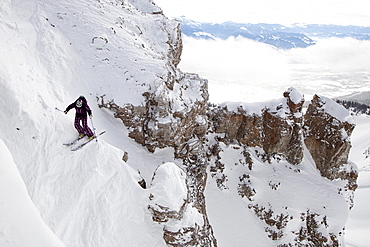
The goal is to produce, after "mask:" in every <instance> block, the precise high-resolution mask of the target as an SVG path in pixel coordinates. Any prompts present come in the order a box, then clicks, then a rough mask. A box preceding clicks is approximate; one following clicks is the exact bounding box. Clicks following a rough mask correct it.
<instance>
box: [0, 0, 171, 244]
mask: <svg viewBox="0 0 370 247" xmlns="http://www.w3.org/2000/svg"><path fill="white" fill-rule="evenodd" d="M119 3H120V2H119V1H117V2H116V3H110V2H109V1H93V2H90V1H78V2H76V1H58V2H55V1H44V2H39V1H33V0H29V1H10V0H9V1H2V3H1V4H0V13H1V19H0V33H1V35H0V36H1V37H2V38H1V39H0V42H1V43H0V46H1V47H2V58H1V59H0V67H1V68H0V94H1V97H0V109H1V111H0V119H1V122H0V129H1V131H0V138H1V139H2V140H3V141H4V143H5V145H6V146H7V148H8V149H9V150H10V152H11V153H12V154H13V158H14V161H15V163H16V165H17V167H18V169H19V171H20V173H21V175H22V178H23V180H24V182H25V184H26V186H27V190H28V193H29V195H30V197H31V198H32V201H33V203H34V204H35V205H36V208H37V209H38V211H39V212H40V213H41V216H42V218H43V219H44V221H45V223H46V224H47V225H48V226H49V227H50V228H51V230H53V231H54V232H55V233H56V235H57V236H58V237H59V238H60V239H61V240H62V241H63V243H64V244H65V245H66V246H121V243H126V244H127V246H163V245H164V240H163V238H162V234H163V233H162V228H161V226H160V225H158V224H155V223H153V221H152V220H151V218H150V217H151V215H150V212H149V211H148V210H147V205H148V203H149V194H150V191H149V190H144V189H142V188H141V187H140V186H139V184H138V183H137V182H138V181H139V180H140V179H141V177H140V175H139V174H138V172H137V169H136V168H131V167H130V166H129V165H127V163H125V162H124V161H122V156H123V153H124V151H123V150H122V149H124V150H125V151H126V152H128V153H129V154H130V156H129V159H130V162H132V163H134V164H137V166H138V167H140V166H143V167H146V168H147V169H146V170H145V171H147V173H145V172H143V174H142V175H143V176H148V177H147V180H148V181H150V179H151V177H152V176H153V171H154V170H155V169H156V168H157V167H158V166H159V165H161V164H162V162H163V161H165V160H166V159H167V158H166V157H167V156H166V155H164V156H162V155H161V153H166V151H165V150H164V151H160V152H158V153H159V154H158V153H157V154H156V156H155V157H153V155H150V154H148V152H147V151H145V150H144V149H143V148H142V147H141V146H139V145H137V144H135V143H134V142H133V141H132V140H130V139H128V137H127V133H126V132H125V130H124V129H123V128H122V124H121V123H120V122H119V121H117V120H116V119H114V118H113V116H112V114H110V113H107V112H106V111H104V110H100V109H99V108H98V107H97V105H96V104H95V103H94V102H95V95H97V94H98V93H101V92H106V93H107V94H108V93H110V94H112V97H116V98H117V99H118V100H121V101H124V102H130V103H135V104H140V102H141V101H142V98H141V97H137V95H139V96H140V95H141V93H140V92H139V93H138V92H137V90H145V87H144V86H143V87H138V86H136V85H135V84H142V83H145V82H146V81H149V82H151V81H153V80H154V79H153V78H154V77H156V75H157V74H159V75H160V74H161V73H162V72H163V71H164V65H163V64H164V59H163V58H162V57H160V56H162V55H163V54H161V51H166V49H167V45H166V44H165V43H164V42H162V41H164V40H167V38H168V37H167V34H166V32H164V31H163V30H157V29H154V28H153V29H152V28H151V27H152V25H154V24H155V23H156V22H161V21H165V17H164V16H162V15H157V16H155V15H147V14H146V13H145V12H144V11H145V10H148V11H152V10H153V9H155V8H156V7H155V6H153V4H152V3H151V2H150V1H140V2H135V1H133V2H132V4H136V5H137V6H133V5H131V4H130V3H128V2H124V4H126V5H127V6H126V7H125V8H122V7H120V6H119ZM117 6H118V7H117ZM138 8H139V9H140V10H138ZM114 15H116V16H115V17H113V16H114ZM128 15H129V16H130V18H128V20H127V21H126V20H125V21H124V20H123V19H124V18H125V17H127V16H128ZM120 17H121V18H123V19H122V23H121V25H122V26H123V27H122V28H120V27H117V26H115V25H118V26H119V25H120V24H117V23H118V21H119V20H120ZM134 21H137V22H138V23H139V22H140V23H139V24H140V26H146V27H147V29H148V30H150V31H151V33H149V34H148V36H146V37H137V33H139V32H140V30H139V29H138V27H137V26H136V23H133V22H134ZM107 22H109V24H108V23H107ZM131 22H132V23H131ZM139 24H137V25H138V26H139ZM112 27H114V28H115V29H117V31H116V32H124V34H122V35H117V36H114V34H115V32H114V31H113V30H112V29H111V28H112ZM154 27H158V26H155V25H154ZM82 30H84V31H85V32H82ZM133 30H135V31H136V32H137V33H134V32H133ZM130 32H131V33H130ZM127 33H129V34H127ZM161 34H162V35H161ZM164 34H166V36H165V37H164ZM109 35H110V36H109ZM95 37H97V38H96V39H95V40H94V38H95ZM107 37H108V38H109V41H108V42H109V43H106V41H105V38H107ZM115 37H116V38H117V39H123V40H114V38H115ZM140 38H143V39H145V40H144V41H145V42H142V40H139V39H140ZM157 38H158V39H160V40H157ZM126 39H129V40H126ZM161 39H163V40H162V41H161ZM93 40H94V41H93ZM149 42H153V46H157V45H158V44H159V45H158V46H159V47H156V50H155V51H151V50H150V45H148V43H149ZM142 43H143V44H145V45H146V46H147V47H148V49H132V46H133V45H134V46H135V45H138V46H141V45H142ZM154 53H155V54H154ZM108 54H109V56H108ZM138 60H140V61H141V62H143V63H141V62H140V63H139V62H138ZM161 63H162V65H161ZM138 64H140V66H139V65H138ZM152 70H154V71H152ZM157 72H158V73H157ZM136 77H138V78H136ZM127 81H129V82H130V83H126V84H125V82H127ZM132 81H133V83H131V82H132ZM140 86H141V85H140ZM122 88H124V89H125V90H122ZM143 88H144V89H143ZM80 94H84V95H85V96H86V97H87V99H88V101H89V103H90V106H91V108H92V110H93V113H94V116H95V117H94V125H95V127H96V128H97V129H98V130H103V129H106V130H107V133H106V134H105V135H104V136H102V138H100V139H99V141H98V142H97V143H91V144H90V145H89V147H86V148H85V149H84V150H83V151H82V150H81V152H71V151H70V150H69V148H66V147H64V146H63V145H62V144H63V143H64V142H67V141H70V140H72V139H74V138H75V136H76V131H75V129H74V127H73V114H69V115H67V116H66V115H64V114H63V113H61V112H59V111H56V110H55V107H56V106H57V107H59V108H61V109H64V107H66V106H67V105H68V104H70V103H71V102H72V101H73V100H75V99H76V98H77V97H78V96H79V95H80ZM118 95H119V97H117V96H118ZM120 103H121V102H120ZM108 142H110V143H112V144H113V145H115V146H117V147H120V148H122V149H117V148H115V147H114V146H112V145H109V144H108ZM2 150H3V148H2ZM131 154H132V155H131ZM170 157H171V156H170ZM15 182H17V180H15ZM1 198H2V199H3V198H4V197H1ZM30 217H31V216H30ZM4 224H10V223H9V222H7V221H6V222H4ZM36 224H39V223H37V222H35V224H30V225H29V227H30V228H28V226H24V228H25V230H24V231H25V232H28V231H31V229H32V226H33V225H36ZM10 225H12V224H10ZM40 229H41V227H40ZM45 232H46V233H48V232H47V231H46V230H45ZM143 236H144V237H143ZM7 237H8V236H5V235H1V236H0V239H1V241H3V242H4V241H7ZM9 238H11V239H14V238H17V235H16V233H14V235H13V236H9ZM45 239H47V236H45ZM21 240H22V239H21ZM30 241H31V240H30ZM40 241H42V239H41V240H40ZM27 244H31V242H29V243H27ZM59 245H60V241H59V240H55V241H54V244H49V245H48V246H59ZM5 246H13V245H12V243H9V244H8V245H5Z"/></svg>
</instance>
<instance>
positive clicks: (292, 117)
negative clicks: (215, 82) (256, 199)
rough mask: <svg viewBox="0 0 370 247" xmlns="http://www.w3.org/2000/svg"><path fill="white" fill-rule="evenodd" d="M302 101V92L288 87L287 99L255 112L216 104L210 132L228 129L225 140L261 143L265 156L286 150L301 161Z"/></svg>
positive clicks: (292, 159)
mask: <svg viewBox="0 0 370 247" xmlns="http://www.w3.org/2000/svg"><path fill="white" fill-rule="evenodd" d="M293 94H294V95H293ZM303 103H304V99H303V97H302V95H300V94H299V93H298V92H297V91H296V90H294V89H289V90H287V91H286V92H284V100H282V101H281V102H280V101H279V102H276V103H275V104H273V105H271V106H269V105H267V106H264V105H262V106H260V108H261V109H258V110H257V112H254V113H252V114H251V113H248V110H245V109H243V107H242V106H239V107H238V108H237V110H236V111H229V110H228V109H227V106H224V107H220V106H218V107H213V108H211V109H210V111H209V112H208V117H209V119H210V125H211V132H215V133H225V137H224V138H223V139H221V141H223V142H225V143H230V142H239V143H241V144H243V145H245V146H247V147H262V148H263V150H264V151H265V153H266V158H268V157H271V156H273V155H275V154H283V155H284V156H285V158H286V159H287V160H288V161H289V162H290V163H292V164H299V163H300V162H301V160H302V157H303V153H302V145H301V135H300V133H301V129H302V120H303V118H302V106H303Z"/></svg>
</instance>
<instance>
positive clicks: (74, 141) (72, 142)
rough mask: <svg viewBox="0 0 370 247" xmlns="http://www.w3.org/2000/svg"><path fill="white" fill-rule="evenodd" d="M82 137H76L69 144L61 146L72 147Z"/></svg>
mask: <svg viewBox="0 0 370 247" xmlns="http://www.w3.org/2000/svg"><path fill="white" fill-rule="evenodd" d="M82 138H84V136H83V137H77V138H76V139H75V140H73V141H71V142H68V143H63V145H65V146H67V147H69V146H72V145H73V144H76V143H77V142H78V141H79V140H81V139H82Z"/></svg>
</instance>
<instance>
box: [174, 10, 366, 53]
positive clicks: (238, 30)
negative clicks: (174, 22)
mask: <svg viewBox="0 0 370 247" xmlns="http://www.w3.org/2000/svg"><path fill="white" fill-rule="evenodd" d="M181 29H182V32H183V33H184V35H186V36H189V37H195V38H202V39H216V38H219V39H227V38H229V37H231V36H233V37H238V36H241V37H244V38H247V39H251V40H255V41H257V42H262V43H265V44H269V45H272V46H274V47H277V48H281V49H291V48H306V47H308V46H311V45H315V44H316V39H317V38H330V37H337V38H345V37H351V38H354V39H357V40H370V27H361V26H339V25H323V24H321V25H319V24H305V25H301V24H294V25H289V26H284V25H281V24H267V23H259V24H251V23H235V22H225V23H204V22H196V21H192V20H188V19H186V18H185V17H183V18H181Z"/></svg>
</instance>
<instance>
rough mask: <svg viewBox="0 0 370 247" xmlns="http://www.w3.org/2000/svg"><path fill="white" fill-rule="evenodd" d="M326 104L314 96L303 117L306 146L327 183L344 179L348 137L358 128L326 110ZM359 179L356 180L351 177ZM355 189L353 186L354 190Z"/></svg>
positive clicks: (349, 144) (349, 146) (348, 148)
mask: <svg viewBox="0 0 370 247" xmlns="http://www.w3.org/2000/svg"><path fill="white" fill-rule="evenodd" d="M325 103H326V102H325V101H323V100H322V99H321V98H320V97H319V96H317V95H315V96H314V98H313V99H312V101H311V104H310V105H309V106H308V109H307V113H306V115H305V117H304V132H303V133H304V142H305V144H306V146H307V148H308V150H309V151H310V153H311V156H312V158H313V159H314V161H315V163H316V166H317V169H319V171H320V173H321V175H322V176H324V177H326V178H328V179H331V180H333V179H336V178H340V177H343V174H342V175H341V172H340V167H342V166H343V165H344V164H346V163H348V154H349V151H350V148H351V143H350V139H349V136H351V134H352V131H353V129H354V127H355V125H354V124H351V123H349V122H346V121H341V120H339V119H337V118H336V117H334V116H332V115H330V114H329V113H328V112H326V111H324V110H323V106H324V104H325ZM350 177H356V178H357V176H354V175H353V176H350ZM351 187H353V186H351Z"/></svg>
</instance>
